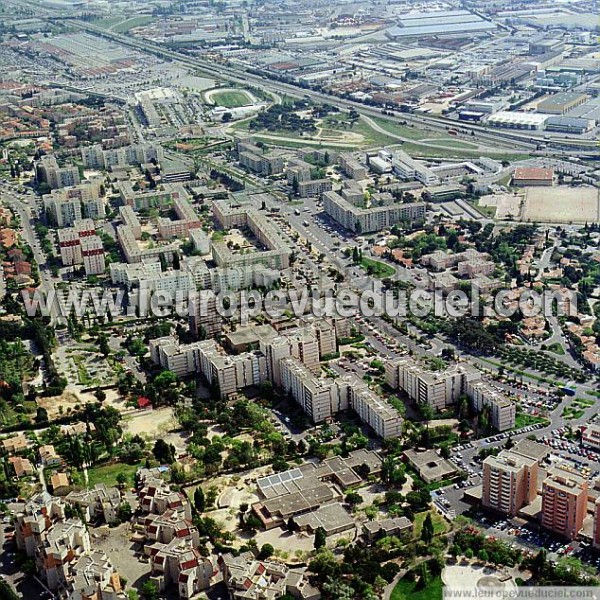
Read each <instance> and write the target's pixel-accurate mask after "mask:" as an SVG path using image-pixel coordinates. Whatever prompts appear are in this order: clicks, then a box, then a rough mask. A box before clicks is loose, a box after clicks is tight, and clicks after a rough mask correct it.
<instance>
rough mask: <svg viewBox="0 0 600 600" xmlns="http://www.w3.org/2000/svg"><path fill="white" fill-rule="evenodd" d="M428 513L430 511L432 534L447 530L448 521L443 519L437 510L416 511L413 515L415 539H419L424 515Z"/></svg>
mask: <svg viewBox="0 0 600 600" xmlns="http://www.w3.org/2000/svg"><path fill="white" fill-rule="evenodd" d="M428 513H431V520H432V521H433V534H434V535H438V534H440V533H444V532H446V531H448V523H446V521H445V520H444V517H442V515H440V514H439V513H438V512H436V511H434V510H431V511H427V510H426V511H425V512H422V513H417V514H416V515H415V523H414V530H413V531H414V536H415V538H416V539H421V530H422V529H423V521H425V517H426V516H427V514H428Z"/></svg>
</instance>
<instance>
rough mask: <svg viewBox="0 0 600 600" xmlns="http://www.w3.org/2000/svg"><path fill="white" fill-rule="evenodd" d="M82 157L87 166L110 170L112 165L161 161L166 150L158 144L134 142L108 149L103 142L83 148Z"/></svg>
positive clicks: (121, 165)
mask: <svg viewBox="0 0 600 600" xmlns="http://www.w3.org/2000/svg"><path fill="white" fill-rule="evenodd" d="M81 158H82V160H83V165H84V166H85V167H86V168H89V169H104V170H108V169H110V168H111V167H126V166H128V165H142V164H145V163H150V162H156V163H160V162H161V161H162V160H163V159H164V150H163V147H162V146H159V145H158V144H132V145H129V146H123V147H121V148H111V149H106V150H105V149H103V147H102V145H101V144H94V145H92V146H83V147H82V148H81Z"/></svg>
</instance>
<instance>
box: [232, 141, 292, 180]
mask: <svg viewBox="0 0 600 600" xmlns="http://www.w3.org/2000/svg"><path fill="white" fill-rule="evenodd" d="M236 149H237V155H238V160H239V161H240V164H241V165H242V166H244V167H246V168H247V169H249V170H250V171H254V172H255V173H259V174H261V175H277V174H279V173H282V172H283V157H282V156H281V155H280V154H277V153H274V152H264V151H263V149H262V148H259V147H258V146H256V145H255V144H253V143H252V141H251V139H247V138H246V139H238V140H237V144H236Z"/></svg>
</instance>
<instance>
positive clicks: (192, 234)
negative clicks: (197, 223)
mask: <svg viewBox="0 0 600 600" xmlns="http://www.w3.org/2000/svg"><path fill="white" fill-rule="evenodd" d="M188 235H189V238H190V242H192V245H193V247H194V250H195V251H196V252H199V253H200V254H201V255H202V256H204V255H206V254H210V238H209V237H208V234H207V233H206V232H205V231H204V230H203V229H201V228H199V227H197V228H192V229H190V230H189V232H188Z"/></svg>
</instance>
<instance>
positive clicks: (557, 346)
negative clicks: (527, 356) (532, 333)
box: [548, 342, 565, 356]
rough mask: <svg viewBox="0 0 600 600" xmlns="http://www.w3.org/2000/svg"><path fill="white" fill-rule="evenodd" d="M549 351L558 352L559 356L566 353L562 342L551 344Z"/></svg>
mask: <svg viewBox="0 0 600 600" xmlns="http://www.w3.org/2000/svg"><path fill="white" fill-rule="evenodd" d="M548 351H549V352H554V354H558V355H559V356H564V355H565V349H564V348H563V347H562V344H559V343H558V342H555V343H554V344H550V345H549V346H548Z"/></svg>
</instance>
